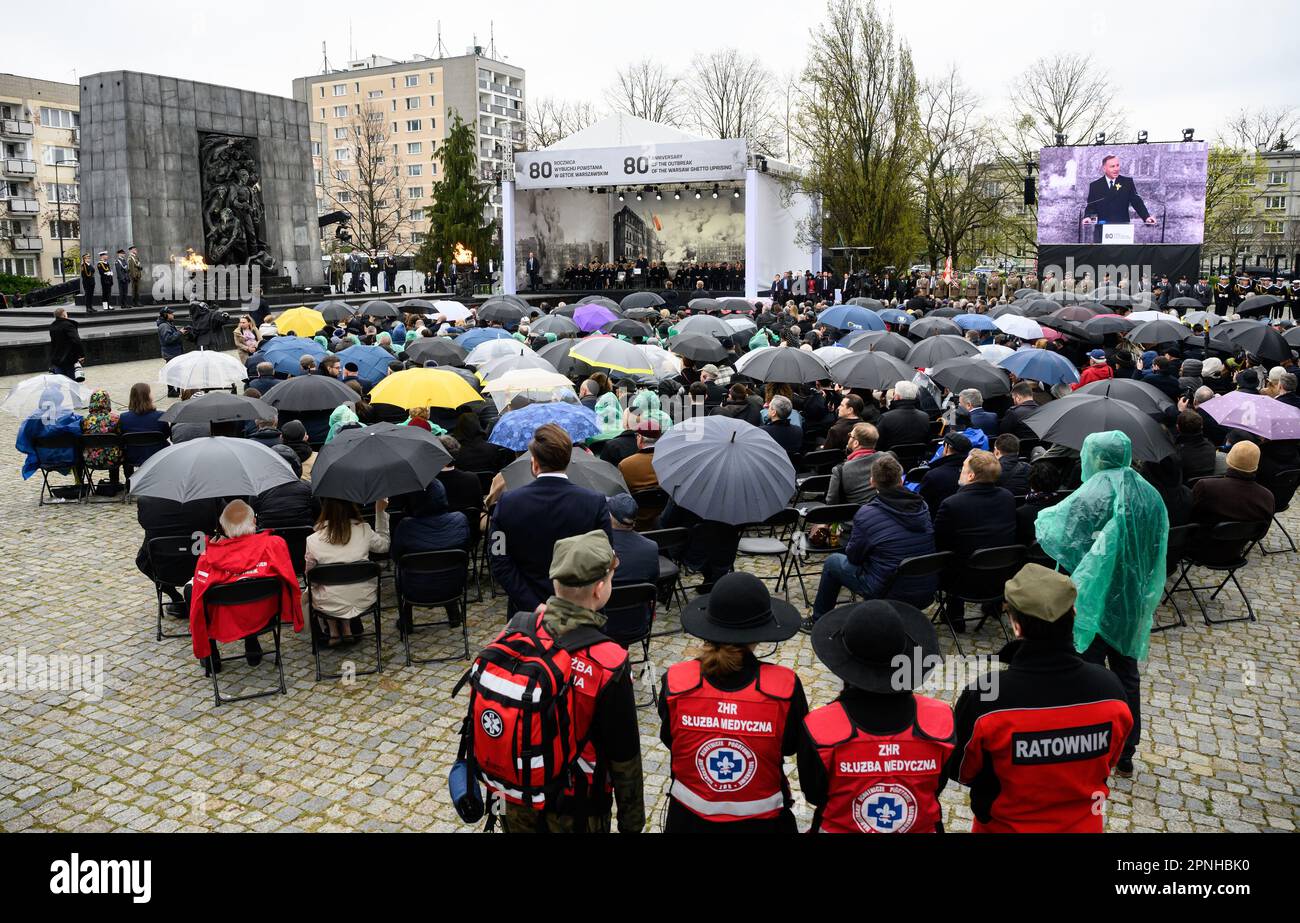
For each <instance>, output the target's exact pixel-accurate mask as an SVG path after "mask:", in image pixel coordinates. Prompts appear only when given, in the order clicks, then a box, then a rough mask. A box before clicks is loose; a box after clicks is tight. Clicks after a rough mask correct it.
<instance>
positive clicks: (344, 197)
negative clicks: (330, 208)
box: [334, 191, 352, 202]
mask: <svg viewBox="0 0 1300 923" xmlns="http://www.w3.org/2000/svg"><path fill="white" fill-rule="evenodd" d="M334 198H336V199H337V200H338V201H339V202H351V201H352V193H350V192H347V191H344V192H340V193H339V194H338V195H336V196H335V197H334Z"/></svg>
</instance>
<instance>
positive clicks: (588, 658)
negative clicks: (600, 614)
mask: <svg viewBox="0 0 1300 923" xmlns="http://www.w3.org/2000/svg"><path fill="white" fill-rule="evenodd" d="M626 664H627V651H626V650H624V649H623V648H622V647H619V646H618V645H617V644H615V643H614V642H613V641H602V642H600V643H599V644H593V645H591V647H585V648H583V649H581V650H578V651H574V652H573V653H572V654H571V655H570V661H569V665H570V666H569V668H570V670H571V671H572V678H571V680H570V682H571V683H572V685H571V687H570V693H569V716H570V717H571V718H572V719H573V727H574V739H575V740H580V741H581V740H585V741H586V743H585V744H583V747H582V751H581V752H580V753H579V754H578V763H577V765H578V769H579V770H581V772H582V773H583V775H585V776H586V777H587V783H588V784H589V785H590V784H592V783H593V781H594V779H595V775H596V762H597V754H596V747H595V746H594V745H593V744H592V742H591V739H590V737H591V720H592V718H593V717H595V714H596V702H597V700H598V699H599V698H600V695H601V693H603V692H604V691H605V689H606V688H607V687H608V686H609V684H610V683H612V682H613V681H614V679H615V678H616V677H617V675H618V673H619V671H620V670H622V669H623V668H624V667H625V666H626ZM601 784H602V786H603V791H604V792H605V793H606V794H608V793H609V792H611V791H613V790H614V787H613V782H612V781H611V780H610V776H609V772H608V770H606V771H605V772H604V773H603V778H602V780H601ZM567 794H570V795H572V794H573V790H572V789H569V790H568V792H567Z"/></svg>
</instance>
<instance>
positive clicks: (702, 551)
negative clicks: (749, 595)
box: [659, 500, 741, 593]
mask: <svg viewBox="0 0 1300 923" xmlns="http://www.w3.org/2000/svg"><path fill="white" fill-rule="evenodd" d="M659 527H660V528H661V529H676V528H683V529H687V530H688V531H689V533H690V535H689V538H688V539H687V542H686V548H685V550H684V551H683V552H682V564H683V565H685V569H686V570H688V571H690V572H693V573H697V574H699V575H701V576H702V577H703V578H704V582H703V583H702V584H701V585H700V586H698V587H697V588H696V592H698V593H707V592H709V590H710V589H711V588H712V587H713V584H714V583H715V582H717V581H718V580H719V579H720V578H721V577H723V576H725V575H726V574H729V573H731V572H732V571H733V570H735V567H736V551H737V549H738V548H739V547H740V533H741V527H740V526H733V525H730V524H729V523H725V522H717V521H716V520H712V519H704V518H703V517H701V516H700V515H699V514H697V513H695V512H692V511H691V510H688V509H686V507H684V506H678V505H677V504H676V503H674V502H673V501H672V500H669V501H668V505H667V506H666V507H664V511H663V514H662V515H661V516H660V517H659Z"/></svg>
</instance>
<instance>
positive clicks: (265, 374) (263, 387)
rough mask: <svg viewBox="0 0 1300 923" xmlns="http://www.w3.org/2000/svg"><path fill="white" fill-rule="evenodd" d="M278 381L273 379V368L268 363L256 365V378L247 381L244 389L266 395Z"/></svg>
mask: <svg viewBox="0 0 1300 923" xmlns="http://www.w3.org/2000/svg"><path fill="white" fill-rule="evenodd" d="M279 383H280V379H278V378H276V377H275V366H274V365H273V364H271V363H270V362H259V363H257V377H256V378H252V379H249V382H248V385H247V386H246V387H249V388H253V389H255V390H256V391H258V392H259V393H261V394H266V392H267V391H270V390H271V389H272V388H274V387H275V386H276V385H278V384H279Z"/></svg>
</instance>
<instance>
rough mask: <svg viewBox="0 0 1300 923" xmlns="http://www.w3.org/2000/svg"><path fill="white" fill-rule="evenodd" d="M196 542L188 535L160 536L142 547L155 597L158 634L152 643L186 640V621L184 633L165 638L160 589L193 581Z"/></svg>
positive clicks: (187, 626) (180, 585)
mask: <svg viewBox="0 0 1300 923" xmlns="http://www.w3.org/2000/svg"><path fill="white" fill-rule="evenodd" d="M196 543H197V540H196V539H195V538H194V536H192V535H163V536H160V537H158V538H151V539H149V541H148V542H146V543H145V546H144V547H145V555H146V557H148V559H149V570H150V571H152V572H153V588H154V592H155V593H156V594H157V596H158V630H157V633H156V637H155V638H154V640H155V641H161V640H162V639H163V638H188V637H189V636H190V632H189V621H188V619H187V620H186V622H185V631H184V632H183V633H178V634H168V633H166V632H164V631H163V614H164V612H165V609H164V606H165V604H164V603H163V596H164V593H163V587H164V586H170V587H183V586H185V584H187V583H189V582H190V581H191V580H193V579H194V565H196V564H197V563H198V561H199V556H198V554H196V553H195V552H196V550H197V549H196V548H195V545H196Z"/></svg>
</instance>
